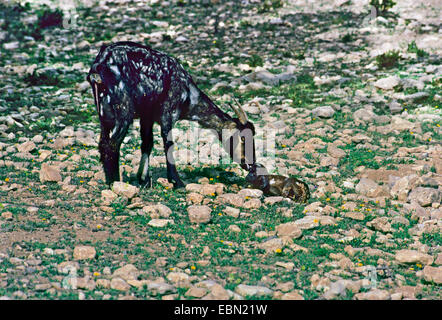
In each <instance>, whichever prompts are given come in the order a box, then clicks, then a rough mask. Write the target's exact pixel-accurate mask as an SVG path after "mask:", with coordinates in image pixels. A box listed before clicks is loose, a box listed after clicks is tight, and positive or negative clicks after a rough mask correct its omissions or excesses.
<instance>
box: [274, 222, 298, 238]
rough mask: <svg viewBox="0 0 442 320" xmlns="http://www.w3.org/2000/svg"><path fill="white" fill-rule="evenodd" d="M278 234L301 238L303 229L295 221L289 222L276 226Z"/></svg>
mask: <svg viewBox="0 0 442 320" xmlns="http://www.w3.org/2000/svg"><path fill="white" fill-rule="evenodd" d="M275 231H276V234H277V235H278V236H280V237H283V236H287V237H291V238H295V239H297V238H299V237H301V236H302V230H301V228H300V227H299V225H298V224H296V223H295V222H287V223H283V224H280V225H278V226H276V228H275Z"/></svg>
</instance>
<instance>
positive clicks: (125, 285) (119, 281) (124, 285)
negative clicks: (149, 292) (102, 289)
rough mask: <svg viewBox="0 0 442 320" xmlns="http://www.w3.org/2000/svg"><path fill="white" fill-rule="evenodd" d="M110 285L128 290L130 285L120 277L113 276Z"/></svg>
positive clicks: (119, 289)
mask: <svg viewBox="0 0 442 320" xmlns="http://www.w3.org/2000/svg"><path fill="white" fill-rule="evenodd" d="M110 287H111V289H114V290H118V291H128V290H129V289H130V285H129V284H128V283H127V282H126V281H124V280H123V279H121V278H113V279H112V280H111V282H110Z"/></svg>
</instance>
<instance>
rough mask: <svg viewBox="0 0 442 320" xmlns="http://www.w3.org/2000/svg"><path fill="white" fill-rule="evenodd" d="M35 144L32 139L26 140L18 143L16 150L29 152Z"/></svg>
mask: <svg viewBox="0 0 442 320" xmlns="http://www.w3.org/2000/svg"><path fill="white" fill-rule="evenodd" d="M35 148H36V145H35V143H34V142H33V141H27V142H23V143H22V144H19V145H18V146H17V151H18V152H31V151H33V150H35Z"/></svg>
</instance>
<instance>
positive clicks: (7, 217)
mask: <svg viewBox="0 0 442 320" xmlns="http://www.w3.org/2000/svg"><path fill="white" fill-rule="evenodd" d="M2 218H3V219H5V220H12V218H13V216H12V212H10V211H4V212H2Z"/></svg>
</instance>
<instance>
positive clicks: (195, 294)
mask: <svg viewBox="0 0 442 320" xmlns="http://www.w3.org/2000/svg"><path fill="white" fill-rule="evenodd" d="M206 294H207V289H205V288H198V287H191V288H190V289H189V290H187V291H186V293H185V294H184V295H185V296H186V297H192V298H202V297H204V296H205V295H206Z"/></svg>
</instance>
